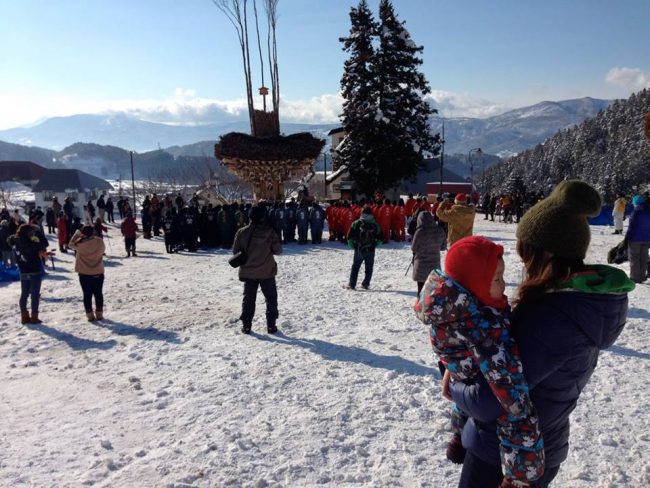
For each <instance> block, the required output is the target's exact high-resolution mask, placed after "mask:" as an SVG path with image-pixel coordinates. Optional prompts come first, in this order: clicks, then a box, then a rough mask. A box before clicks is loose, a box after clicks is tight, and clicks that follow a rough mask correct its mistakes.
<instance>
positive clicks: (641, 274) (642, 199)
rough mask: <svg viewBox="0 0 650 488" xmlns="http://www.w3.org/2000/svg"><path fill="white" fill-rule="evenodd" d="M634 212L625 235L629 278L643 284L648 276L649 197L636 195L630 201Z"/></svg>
mask: <svg viewBox="0 0 650 488" xmlns="http://www.w3.org/2000/svg"><path fill="white" fill-rule="evenodd" d="M632 203H633V204H634V211H633V212H632V215H631V216H630V223H629V225H628V227H627V232H626V233H625V240H626V241H627V252H628V257H629V259H630V278H631V279H632V281H634V282H635V283H643V282H644V281H646V280H647V279H648V275H650V263H648V249H650V195H648V193H647V192H646V194H645V195H636V196H635V197H634V198H633V199H632Z"/></svg>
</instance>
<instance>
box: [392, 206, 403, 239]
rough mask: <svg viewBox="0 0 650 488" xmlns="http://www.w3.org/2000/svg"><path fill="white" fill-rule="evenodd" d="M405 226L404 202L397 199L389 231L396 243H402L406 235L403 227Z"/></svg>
mask: <svg viewBox="0 0 650 488" xmlns="http://www.w3.org/2000/svg"><path fill="white" fill-rule="evenodd" d="M405 226H406V209H405V208H404V200H403V199H401V198H400V199H399V202H397V205H395V206H394V208H393V215H392V216H391V219H390V230H391V234H392V235H393V236H394V239H395V240H396V241H400V242H404V240H405V239H406V234H405V232H404V227H405Z"/></svg>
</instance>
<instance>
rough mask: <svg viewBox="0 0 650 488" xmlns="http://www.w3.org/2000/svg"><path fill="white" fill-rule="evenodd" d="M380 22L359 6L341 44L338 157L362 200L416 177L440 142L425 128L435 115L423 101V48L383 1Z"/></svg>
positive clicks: (427, 90) (352, 14) (362, 6)
mask: <svg viewBox="0 0 650 488" xmlns="http://www.w3.org/2000/svg"><path fill="white" fill-rule="evenodd" d="M380 19H381V24H380V25H377V23H376V22H375V21H374V19H373V17H372V13H371V12H370V10H369V9H368V5H367V3H366V1H365V0H361V1H360V3H359V6H358V7H357V8H353V9H352V10H351V12H350V20H351V23H352V27H351V29H350V35H349V36H348V37H345V38H341V42H343V45H344V47H343V49H344V50H345V51H347V52H349V53H350V58H349V59H348V60H347V61H346V62H345V67H344V74H343V78H342V79H341V87H342V91H343V97H344V99H345V102H344V104H343V115H342V120H343V126H344V128H345V130H346V132H347V137H346V139H345V141H344V142H343V144H342V147H340V148H339V154H340V157H341V160H342V163H343V164H345V165H346V166H347V167H348V170H349V172H350V175H351V177H352V178H353V179H354V180H355V182H356V184H357V187H358V188H359V190H360V191H361V192H363V193H365V194H366V195H372V194H374V192H375V191H377V190H386V189H389V188H391V187H394V186H395V185H397V184H398V183H399V182H400V181H401V180H402V179H403V178H407V177H410V176H413V175H415V174H416V173H417V171H418V169H419V168H420V166H421V162H422V159H423V153H425V152H428V153H430V154H435V153H436V152H437V143H438V141H439V137H438V136H433V135H432V134H431V132H430V129H429V124H428V120H429V116H430V115H431V114H432V113H434V112H435V111H434V110H433V109H432V108H431V107H430V106H429V105H428V104H427V103H426V102H425V101H424V100H423V96H424V95H425V94H427V93H429V91H430V88H429V86H428V84H427V82H426V79H425V78H424V75H422V74H421V73H420V72H419V71H418V68H419V66H420V65H421V64H422V60H421V59H419V57H418V55H419V54H420V53H421V52H422V47H418V46H416V45H415V44H414V43H413V41H412V40H411V37H410V35H409V33H408V31H407V30H406V29H405V28H404V25H403V23H401V22H399V21H398V20H397V18H396V15H395V12H394V9H393V6H392V4H391V3H390V2H389V1H387V0H382V2H381V4H380ZM375 45H376V46H377V47H376V48H375Z"/></svg>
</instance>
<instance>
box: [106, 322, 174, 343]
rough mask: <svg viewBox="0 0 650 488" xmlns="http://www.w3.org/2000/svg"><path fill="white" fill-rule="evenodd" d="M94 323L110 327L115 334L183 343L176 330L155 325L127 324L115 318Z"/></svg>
mask: <svg viewBox="0 0 650 488" xmlns="http://www.w3.org/2000/svg"><path fill="white" fill-rule="evenodd" d="M94 323H95V324H96V325H99V326H100V327H104V328H105V329H109V330H110V331H111V332H113V333H114V334H117V335H121V336H125V335H131V336H135V337H137V338H138V339H143V340H147V341H166V342H170V343H172V344H180V343H181V341H180V340H179V338H178V335H177V334H176V332H172V331H168V330H160V329H156V328H155V327H147V328H140V327H135V326H133V325H130V324H125V323H123V322H115V321H113V320H106V319H104V320H101V321H99V322H94Z"/></svg>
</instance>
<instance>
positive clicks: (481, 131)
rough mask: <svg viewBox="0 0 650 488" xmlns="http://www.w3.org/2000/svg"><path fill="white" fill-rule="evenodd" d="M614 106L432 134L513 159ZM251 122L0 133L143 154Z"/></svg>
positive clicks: (567, 108)
mask: <svg viewBox="0 0 650 488" xmlns="http://www.w3.org/2000/svg"><path fill="white" fill-rule="evenodd" d="M610 103H611V101H609V100H599V99H595V98H591V97H585V98H580V99H572V100H562V101H558V102H553V101H543V102H540V103H538V104H535V105H531V106H528V107H521V108H518V109H514V110H510V111H508V112H505V113H503V114H500V115H496V116H493V117H488V118H485V119H477V118H471V117H453V118H444V117H434V118H432V119H431V126H432V130H434V131H440V129H441V127H442V122H443V121H444V124H445V135H446V148H445V149H446V151H448V152H450V153H466V152H467V151H468V150H469V149H471V148H475V147H481V148H482V149H483V151H484V152H486V153H491V154H501V155H511V154H514V153H517V152H520V151H523V150H525V149H528V148H529V147H532V146H534V145H535V144H537V143H540V142H543V141H544V140H545V139H547V138H548V137H551V136H552V135H553V134H555V132H557V131H558V130H560V129H564V128H567V127H571V126H573V125H576V124H578V123H580V122H582V121H583V120H584V119H585V118H588V117H593V116H595V115H597V114H598V112H599V111H601V110H604V109H605V108H606V107H607V106H608V105H609V104H610ZM337 126H339V124H301V123H291V122H283V123H282V129H283V132H285V133H287V134H292V133H295V132H312V133H315V134H318V133H320V134H323V136H324V135H325V134H326V132H327V131H329V130H330V129H332V128H334V127H337ZM248 130H249V127H248V122H247V121H246V120H244V119H241V120H232V119H229V120H224V119H222V120H221V121H220V122H213V123H203V124H198V125H196V124H194V125H180V124H176V125H170V124H161V123H157V122H149V121H146V120H141V119H138V118H135V117H133V116H130V115H127V114H126V113H123V112H120V113H114V114H108V115H102V114H77V115H71V116H67V117H52V118H50V119H46V120H45V121H43V122H41V123H40V124H37V125H34V126H32V127H17V128H13V129H6V130H2V131H0V141H6V142H8V143H13V144H21V145H23V146H39V147H41V148H48V149H51V150H61V149H63V148H65V147H68V146H70V145H72V144H74V143H76V142H87V143H96V144H100V145H110V146H117V147H123V148H128V149H132V150H134V151H138V152H144V151H149V150H154V149H161V148H164V147H172V146H185V145H191V144H193V143H196V142H199V141H207V140H216V139H218V137H219V136H220V135H222V134H225V133H227V132H248Z"/></svg>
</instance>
